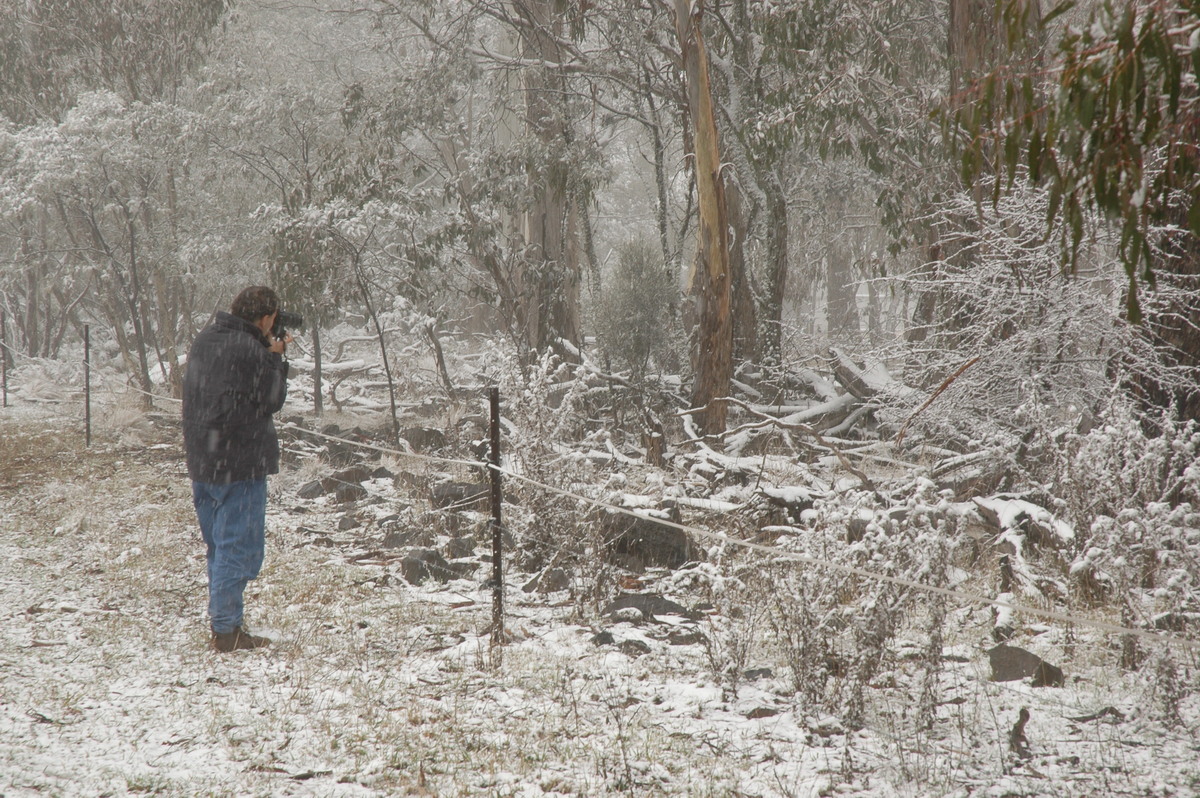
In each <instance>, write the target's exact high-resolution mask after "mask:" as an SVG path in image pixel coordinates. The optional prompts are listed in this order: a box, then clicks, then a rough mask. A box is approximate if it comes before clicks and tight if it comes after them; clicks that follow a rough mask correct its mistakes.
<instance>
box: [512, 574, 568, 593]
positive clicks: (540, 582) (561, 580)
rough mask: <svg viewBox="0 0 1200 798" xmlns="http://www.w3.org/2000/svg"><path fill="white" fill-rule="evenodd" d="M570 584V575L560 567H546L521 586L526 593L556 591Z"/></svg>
mask: <svg viewBox="0 0 1200 798" xmlns="http://www.w3.org/2000/svg"><path fill="white" fill-rule="evenodd" d="M570 586H571V577H570V575H569V574H568V573H567V572H566V571H564V570H563V569H562V568H547V569H546V570H544V571H542V572H541V573H540V574H538V575H537V576H535V577H534V578H533V579H530V580H529V581H528V582H527V583H526V584H525V587H523V588H522V590H524V591H525V592H526V593H534V592H537V593H556V592H558V591H559V590H566V589H567V588H569V587H570Z"/></svg>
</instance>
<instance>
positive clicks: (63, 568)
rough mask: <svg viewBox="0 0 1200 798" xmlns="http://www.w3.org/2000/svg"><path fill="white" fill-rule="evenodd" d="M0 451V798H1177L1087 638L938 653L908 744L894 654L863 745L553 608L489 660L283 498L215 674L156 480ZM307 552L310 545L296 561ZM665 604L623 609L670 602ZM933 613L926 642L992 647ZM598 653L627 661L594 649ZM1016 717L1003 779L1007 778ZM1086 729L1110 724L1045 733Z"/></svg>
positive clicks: (175, 502) (425, 590)
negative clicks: (1020, 745) (115, 797)
mask: <svg viewBox="0 0 1200 798" xmlns="http://www.w3.org/2000/svg"><path fill="white" fill-rule="evenodd" d="M5 426H6V429H5V434H6V435H9V434H11V435H13V436H15V438H16V439H21V438H25V437H27V436H40V437H37V438H36V441H35V442H34V443H32V444H31V446H34V447H38V448H39V449H40V448H43V447H45V445H46V441H47V440H48V441H50V442H52V443H53V445H52V446H49V447H48V448H49V450H51V451H48V452H47V454H48V455H50V456H49V457H47V458H46V460H45V464H46V468H45V469H44V470H43V471H41V472H40V476H39V475H37V474H34V475H33V476H32V477H31V478H26V480H25V483H24V484H23V485H22V486H21V489H20V490H10V487H11V486H9V485H7V484H6V485H5V491H4V499H3V516H2V517H3V519H4V520H3V559H2V563H3V565H2V566H0V567H3V569H4V573H3V575H2V577H0V578H2V580H3V584H4V588H5V589H4V591H3V603H4V606H3V611H2V615H0V617H3V618H5V619H6V621H5V623H4V632H3V633H2V636H0V640H3V644H2V645H3V649H2V653H0V656H2V657H3V666H4V670H5V672H6V674H11V675H10V676H6V678H5V680H4V686H3V694H2V696H3V698H2V701H0V705H2V713H0V752H2V753H0V763H3V764H0V783H6V784H11V785H13V786H12V787H11V788H10V790H11V792H12V794H35V793H41V792H46V791H49V792H51V793H62V794H101V793H106V792H109V793H117V794H120V793H122V792H134V791H154V790H158V791H160V792H165V793H168V794H171V793H174V794H194V793H197V792H216V793H228V794H241V793H254V794H281V795H282V794H289V795H290V794H318V795H336V794H347V795H353V794H384V793H395V792H400V793H403V792H405V791H410V792H418V793H419V792H422V791H425V792H428V793H430V794H511V795H540V794H604V793H611V792H617V791H621V790H629V791H632V792H634V793H636V794H647V793H648V794H680V795H683V794H688V795H692V794H712V795H727V794H745V795H806V794H811V795H816V794H822V793H827V792H831V791H836V792H839V793H845V794H868V795H869V794H876V795H885V794H887V795H890V794H896V793H897V792H907V793H909V794H930V793H935V794H942V793H954V792H956V791H957V792H961V793H963V794H966V793H970V792H976V791H978V792H979V793H980V794H997V795H1003V794H1030V795H1032V794H1062V795H1085V794H1096V793H1097V792H1107V793H1112V794H1120V793H1122V792H1134V791H1136V792H1137V793H1138V794H1163V795H1167V794H1172V792H1171V790H1174V791H1175V793H1174V794H1186V791H1187V790H1188V789H1192V788H1194V787H1195V785H1196V784H1197V779H1198V778H1200V775H1198V773H1197V767H1196V761H1197V756H1196V754H1197V753H1198V752H1197V749H1196V742H1195V736H1194V733H1193V730H1194V729H1195V726H1196V716H1197V707H1196V704H1195V698H1194V697H1191V696H1189V697H1186V698H1185V700H1184V701H1183V703H1182V704H1181V705H1180V707H1179V709H1180V713H1181V715H1182V723H1178V724H1174V725H1172V724H1166V723H1163V722H1162V721H1161V719H1160V718H1158V717H1157V716H1156V714H1155V713H1154V712H1152V711H1150V709H1149V707H1148V706H1144V705H1143V704H1144V701H1145V699H1146V697H1147V691H1146V687H1145V685H1144V684H1143V683H1141V679H1142V677H1141V676H1139V675H1137V674H1134V675H1133V676H1130V677H1124V676H1120V675H1118V674H1116V673H1113V672H1111V670H1110V667H1111V659H1112V657H1111V654H1110V653H1109V652H1108V651H1106V649H1108V648H1111V646H1112V641H1111V640H1107V639H1105V638H1103V637H1101V636H1095V635H1090V634H1088V633H1087V632H1086V630H1079V631H1078V632H1077V633H1076V634H1074V635H1066V634H1064V632H1063V631H1062V630H1055V629H1049V630H1047V631H1045V632H1044V633H1043V634H1041V635H1039V636H1038V637H1039V640H1037V641H1035V642H1034V644H1033V645H1032V646H1031V647H1035V648H1037V647H1038V646H1041V647H1042V648H1044V649H1047V650H1055V651H1065V650H1071V651H1072V652H1073V654H1072V660H1071V670H1070V672H1071V674H1072V677H1073V678H1072V679H1071V681H1070V682H1069V683H1068V686H1067V688H1066V689H1064V690H1056V691H1050V690H1046V689H1040V690H1039V689H1034V688H1030V687H1028V686H1025V685H1023V684H1020V683H1008V684H995V683H990V682H988V681H986V679H987V670H986V661H985V660H981V657H980V652H979V650H978V642H979V641H978V640H976V639H974V638H973V637H971V636H970V635H967V636H966V637H964V638H963V639H962V640H959V641H955V640H948V641H947V643H948V646H947V648H946V651H947V653H948V654H949V655H950V656H951V661H949V662H947V663H945V665H944V667H943V668H942V669H941V671H940V673H939V679H940V685H939V689H940V691H941V695H942V700H941V701H940V702H939V709H938V717H937V728H936V730H935V731H934V732H932V733H927V734H914V733H913V730H912V726H911V723H912V717H911V714H912V711H913V708H912V707H911V706H910V705H909V703H910V699H909V696H911V694H912V693H911V690H907V691H906V689H905V688H906V687H911V684H912V683H913V680H914V679H915V678H917V677H918V676H919V675H920V672H921V669H920V667H919V666H918V665H917V664H916V663H917V658H916V657H915V656H913V657H911V658H910V657H909V656H908V655H907V654H906V653H905V652H906V651H907V650H909V649H911V650H913V651H919V650H920V649H921V647H922V646H923V645H924V643H923V642H913V643H912V644H911V645H908V646H907V648H906V646H905V645H904V644H903V641H901V645H898V646H897V649H898V651H897V654H896V656H894V657H893V658H891V659H890V660H889V662H888V663H887V667H886V668H885V669H884V670H883V671H881V672H880V673H879V674H877V676H876V678H875V680H874V682H873V683H872V684H871V686H870V690H869V692H870V694H871V695H870V717H869V718H868V722H867V724H866V726H865V727H864V729H863V730H861V731H854V730H852V729H848V728H846V727H845V726H844V724H842V723H841V722H840V721H839V720H838V719H836V718H831V717H828V716H826V715H824V714H823V713H821V712H819V711H814V709H813V708H812V707H811V706H809V705H806V702H805V701H804V700H803V699H802V698H801V697H800V696H799V695H798V694H797V691H796V690H795V689H794V686H793V685H791V684H790V681H789V680H788V679H787V678H785V677H784V675H783V673H784V671H785V669H786V665H785V663H783V662H781V661H779V660H778V659H777V658H775V659H769V660H768V659H764V660H763V661H754V662H750V663H745V664H748V665H751V666H754V667H756V668H757V669H758V670H760V671H761V670H762V668H768V669H770V672H769V673H768V674H767V675H765V676H758V677H756V679H754V680H751V679H749V678H742V679H741V680H740V682H741V683H740V684H736V685H734V686H732V688H731V685H730V684H729V681H728V680H727V679H726V678H725V677H724V675H720V674H718V673H717V672H716V671H717V669H718V667H719V666H720V665H721V664H722V663H721V662H720V661H719V658H720V657H721V656H722V653H723V652H722V650H721V649H720V646H719V645H716V644H714V645H711V646H709V647H708V648H707V649H706V647H705V646H703V645H684V646H672V645H669V644H666V643H664V642H663V641H662V638H661V635H659V634H658V631H659V630H658V629H656V628H655V625H650V624H637V625H635V624H630V623H616V624H607V623H602V622H601V621H599V620H595V619H592V620H588V619H581V618H580V617H579V616H578V614H577V612H576V611H575V610H574V608H573V602H571V601H570V600H569V599H568V597H567V596H566V595H565V594H563V595H550V596H532V597H531V596H526V595H523V594H522V593H520V592H519V591H515V590H513V591H510V618H509V624H510V631H511V632H512V633H513V635H514V641H513V642H512V644H510V645H509V646H507V647H505V648H504V649H503V651H501V652H499V653H497V652H494V651H492V650H491V649H489V646H488V637H487V634H486V623H487V620H488V618H487V611H488V608H489V594H488V592H487V591H483V590H480V587H479V584H478V582H477V581H473V580H471V579H466V580H456V581H453V582H451V583H449V584H447V585H445V586H436V585H432V584H430V585H428V586H423V587H411V586H408V585H405V584H403V582H402V581H401V580H399V579H398V578H397V576H396V573H395V568H394V566H392V565H389V564H384V565H364V564H348V563H350V562H352V561H353V556H352V555H353V554H354V553H355V550H354V548H353V544H352V543H351V542H350V541H349V540H347V539H345V536H343V537H341V538H339V536H338V534H337V533H336V532H335V531H334V530H335V529H336V520H337V518H336V514H335V513H334V512H332V508H325V507H322V506H321V503H320V502H316V503H313V504H312V505H311V506H310V507H309V508H307V509H308V512H307V513H304V514H303V515H297V514H296V513H295V510H296V506H295V504H296V503H295V502H294V501H292V500H291V498H290V497H289V496H285V494H286V493H287V492H288V491H289V490H291V489H293V488H294V487H295V481H296V478H295V475H291V474H284V475H281V476H280V477H279V478H278V480H277V484H276V487H275V489H274V490H275V493H276V495H275V497H274V498H275V501H274V503H273V510H272V516H271V521H270V525H271V530H272V533H271V544H270V545H271V550H270V551H269V552H268V566H267V570H266V571H265V572H264V575H263V577H262V579H261V580H260V581H259V582H258V583H257V584H256V585H255V586H254V588H253V597H252V600H251V606H252V607H253V612H254V619H255V620H258V622H259V625H260V627H261V625H265V626H266V627H267V628H268V631H270V632H271V633H272V634H273V635H275V636H276V637H277V638H278V645H277V646H276V647H275V648H274V649H273V650H271V651H269V652H258V653H257V654H254V655H250V656H245V657H229V658H218V657H215V656H214V655H212V654H210V653H209V652H208V651H207V650H206V648H205V643H206V640H205V636H204V622H203V618H202V596H203V590H204V585H203V566H202V557H201V556H200V552H199V547H198V543H197V541H196V540H195V534H194V530H193V522H192V519H191V514H190V507H189V506H188V501H187V493H186V485H185V479H184V476H183V473H182V470H181V469H180V468H179V465H178V463H177V462H172V461H171V459H170V457H169V456H168V455H167V453H165V452H164V451H163V450H161V449H147V448H142V449H136V448H128V447H124V448H123V447H119V446H114V445H111V444H109V445H107V446H102V447H100V448H99V449H98V450H97V451H94V452H92V453H87V454H84V453H82V452H81V451H80V447H79V441H78V440H75V439H73V438H71V437H68V436H65V435H62V434H59V433H50V432H46V431H45V429H46V427H47V426H49V427H51V428H53V427H58V428H59V429H61V428H62V427H64V426H69V424H67V425H64V424H61V423H54V424H49V425H47V424H46V423H45V422H43V421H40V420H36V419H26V420H25V421H24V422H23V423H20V424H17V425H15V426H14V424H12V423H11V422H9V423H6V425H5ZM118 464H119V465H118ZM64 465H65V467H63V466H64ZM112 475H116V476H117V478H115V479H107V480H105V481H103V482H101V481H99V478H100V477H101V476H112ZM371 487H372V489H373V490H374V491H376V492H382V493H384V494H387V495H384V496H383V498H385V499H387V500H388V501H392V502H395V503H400V502H401V501H402V500H406V497H401V496H398V495H394V494H390V493H389V488H388V487H387V486H386V484H385V483H380V482H378V481H376V482H373V483H371ZM313 529H316V530H321V531H323V532H326V533H328V534H327V535H326V537H327V538H328V539H329V540H331V541H332V542H333V543H334V545H333V546H326V547H321V546H316V545H313V543H312V534H311V531H309V530H313ZM731 564H732V561H731ZM710 576H711V577H712V578H720V577H721V574H720V573H719V570H718V569H716V567H715V566H714V567H713V568H711V569H710ZM691 578H692V575H688V574H684V575H683V576H680V575H675V576H668V577H665V578H662V579H661V580H659V582H658V584H653V583H652V584H649V585H648V587H650V588H657V589H659V590H662V591H663V592H664V593H667V594H668V595H672V596H677V597H679V598H680V599H681V600H685V601H686V600H687V590H688V588H687V583H688V580H689V579H691ZM513 581H516V580H513ZM950 613H951V615H952V616H954V622H953V623H951V624H949V626H950V627H951V628H955V629H968V628H972V625H973V626H974V628H987V627H988V626H989V625H990V620H989V619H987V618H980V617H976V616H977V615H978V613H973V611H972V610H970V609H955V608H951V610H950ZM731 618H732V616H731V615H728V614H721V613H718V614H716V615H711V616H709V617H708V618H707V619H704V620H702V621H701V622H700V624H699V625H700V628H701V630H702V631H703V632H704V633H705V634H707V635H708V636H709V637H710V639H712V640H716V641H721V640H722V639H724V638H723V637H722V635H727V634H736V633H737V632H736V629H735V628H734V627H735V626H736V624H734V623H732V622H731ZM601 627H604V628H606V629H607V630H608V631H610V632H611V633H612V634H613V636H614V638H615V641H616V642H617V643H621V642H625V641H640V642H642V643H643V644H644V645H645V646H646V649H647V650H648V653H646V654H644V655H641V654H640V652H641V650H640V649H636V648H629V649H626V648H621V647H620V646H619V645H618V646H599V645H596V644H595V643H594V642H593V637H594V636H595V633H596V632H597V631H599V630H600V629H601ZM759 631H760V632H762V633H763V634H764V635H765V636H768V637H769V634H768V633H767V632H766V631H765V630H759ZM736 642H737V641H736V640H733V641H731V644H732V643H736ZM769 650H770V646H766V647H764V648H763V649H760V651H761V652H762V653H760V654H759V655H757V656H763V657H766V656H767V655H766V653H765V652H767V651H769ZM1039 650H1040V649H1039ZM260 654H261V656H259V655H260ZM724 654H725V655H728V654H729V652H724ZM725 664H728V663H725ZM1021 706H1027V707H1030V708H1031V711H1032V720H1031V722H1030V724H1029V727H1028V731H1027V735H1028V738H1029V740H1030V742H1031V747H1032V748H1033V749H1034V751H1035V757H1036V758H1035V759H1034V760H1033V761H1032V762H1029V763H1014V762H1013V761H1012V759H1011V755H1010V753H1009V744H1008V736H1009V730H1010V728H1011V727H1012V724H1013V722H1014V721H1015V719H1016V714H1017V710H1018V709H1019V707H1021ZM1110 706H1111V707H1114V708H1115V709H1116V710H1117V712H1118V713H1119V716H1120V717H1122V718H1123V720H1122V721H1121V722H1113V720H1112V719H1113V718H1115V717H1118V715H1112V716H1107V718H1106V719H1101V720H1097V721H1091V722H1072V721H1070V720H1068V718H1071V717H1083V716H1087V715H1089V714H1091V713H1094V712H1095V711H1097V710H1100V709H1103V708H1106V707H1110ZM1180 791H1182V793H1181V792H1180Z"/></svg>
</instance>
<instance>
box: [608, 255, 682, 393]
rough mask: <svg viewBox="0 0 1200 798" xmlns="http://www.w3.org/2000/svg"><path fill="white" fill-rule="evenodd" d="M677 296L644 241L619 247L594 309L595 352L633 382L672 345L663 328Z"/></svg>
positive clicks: (664, 269) (667, 273)
mask: <svg viewBox="0 0 1200 798" xmlns="http://www.w3.org/2000/svg"><path fill="white" fill-rule="evenodd" d="M677 295H678V291H677V289H676V287H675V285H674V281H673V280H672V278H671V273H670V270H669V269H668V268H667V266H666V265H665V264H663V262H662V256H661V255H660V254H658V252H657V250H656V248H655V247H654V246H653V245H652V244H651V243H650V242H649V241H646V240H645V239H635V240H633V241H630V242H628V243H626V244H625V245H624V246H622V247H621V249H620V252H619V254H618V256H617V265H616V268H615V269H614V270H613V273H612V275H611V276H610V277H609V280H608V283H607V285H606V286H605V290H604V296H603V298H602V300H601V302H600V304H599V307H598V309H597V311H596V333H597V337H598V338H599V341H600V347H601V350H602V351H603V352H604V354H605V355H606V356H607V357H608V358H609V359H611V361H612V362H613V364H614V366H615V367H617V368H620V369H628V370H629V371H630V372H631V373H632V375H633V377H634V379H635V380H638V379H640V378H641V376H642V375H643V374H644V373H645V371H646V368H647V366H648V365H649V363H650V360H651V358H652V357H658V356H660V355H661V354H662V353H663V352H664V351H666V350H667V349H668V348H670V347H671V345H672V344H674V343H676V342H674V341H673V340H672V339H671V336H670V334H669V333H668V332H666V330H667V329H668V327H669V325H668V324H667V319H668V314H669V312H670V303H671V302H673V301H674V300H675V298H676V297H677Z"/></svg>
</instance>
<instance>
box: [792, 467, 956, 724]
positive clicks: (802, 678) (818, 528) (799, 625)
mask: <svg viewBox="0 0 1200 798" xmlns="http://www.w3.org/2000/svg"><path fill="white" fill-rule="evenodd" d="M910 490H911V492H910V495H909V496H908V498H907V500H906V501H905V502H904V503H903V504H902V505H901V507H900V508H899V509H897V508H890V509H889V508H886V507H884V506H882V505H881V504H879V503H878V501H877V499H876V497H874V496H873V495H872V494H865V493H864V494H850V495H843V496H839V497H836V498H832V499H829V500H822V501H818V502H817V503H816V504H815V505H814V507H813V509H812V510H811V511H810V512H809V513H808V514H807V516H808V522H809V524H810V528H809V529H807V530H805V533H804V534H803V535H799V536H797V537H794V538H791V539H789V540H790V542H791V546H790V548H791V549H793V550H794V551H796V552H797V553H799V554H802V555H804V556H806V557H810V558H812V559H814V560H822V561H826V562H829V563H831V564H834V565H836V566H840V567H839V568H836V569H835V568H822V567H820V566H812V565H797V564H795V563H786V562H780V563H779V564H778V565H777V566H776V569H777V573H773V574H772V579H773V581H774V583H775V587H774V588H773V589H772V591H771V596H772V601H773V607H772V612H771V615H770V623H771V626H772V629H773V631H774V633H775V637H776V640H777V642H778V644H779V645H780V647H781V648H782V650H783V652H784V655H785V656H786V657H787V660H788V667H789V668H790V669H791V671H792V677H793V686H794V687H795V689H796V691H797V692H798V693H800V694H802V695H804V696H805V697H806V698H807V699H808V700H809V701H811V702H813V703H816V704H817V705H819V706H823V707H825V708H827V709H828V710H830V711H836V712H839V713H841V714H842V715H843V717H844V719H845V721H846V722H847V723H849V724H851V725H854V726H858V725H861V724H862V723H864V722H865V720H866V712H867V707H866V694H865V689H866V687H867V685H868V684H869V683H870V682H871V680H872V679H873V678H874V677H875V676H876V675H877V674H878V673H879V671H880V669H881V667H882V666H883V664H884V663H885V661H887V659H888V658H889V657H890V656H891V645H892V643H893V641H894V638H895V636H896V635H897V634H898V633H899V632H900V631H901V630H903V629H905V628H908V627H911V626H913V625H914V624H916V625H918V626H919V627H920V628H921V629H922V633H923V634H924V635H930V639H932V640H934V641H936V644H937V646H938V649H939V651H938V654H939V655H940V645H941V642H940V641H941V636H940V628H941V623H942V622H943V620H944V615H945V613H944V611H943V610H942V609H940V605H938V607H939V608H938V609H936V610H935V611H933V612H931V613H929V614H927V615H926V614H925V611H924V608H926V607H928V606H929V605H930V601H929V600H928V595H927V594H926V593H924V592H921V591H918V590H917V589H915V588H912V587H906V586H904V585H901V584H897V583H895V582H887V581H883V580H878V579H868V578H866V577H864V576H860V575H858V574H854V573H850V572H848V571H847V570H846V569H847V568H855V569H861V570H864V571H868V570H869V571H871V572H873V573H877V574H883V575H886V576H888V577H892V578H894V579H898V580H903V581H906V582H913V583H921V584H929V585H934V586H938V587H944V586H946V583H947V579H948V576H947V575H948V572H949V568H950V563H951V559H952V558H953V557H954V556H955V555H956V552H955V551H954V548H953V547H954V545H955V541H956V540H959V539H961V538H962V536H957V535H954V534H952V533H953V532H954V529H953V528H952V526H953V524H954V522H953V521H952V520H950V519H951V516H950V515H948V514H947V512H946V508H945V506H944V504H943V501H944V500H943V499H942V498H941V497H939V496H937V495H935V493H934V489H933V485H932V484H931V483H928V482H926V481H919V482H918V483H917V484H915V485H914V486H913V487H912V488H911V489H910ZM851 521H854V522H855V523H854V524H853V525H852V524H851ZM863 522H865V524H864V523H863ZM852 528H853V529H856V530H858V531H856V532H854V533H853V534H848V533H849V531H850V530H851V529H852ZM934 603H935V604H936V602H934ZM935 685H936V666H934V668H933V669H930V668H926V674H925V677H924V680H923V687H922V689H923V691H924V692H928V693H930V694H931V695H929V696H926V697H925V699H926V701H925V703H926V704H927V705H929V706H932V705H933V704H934V703H936V702H935V700H934V698H933V696H932V692H933V691H934V690H935ZM924 714H925V715H926V716H928V714H929V712H928V711H927V712H925V713H924Z"/></svg>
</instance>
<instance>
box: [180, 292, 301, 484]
mask: <svg viewBox="0 0 1200 798" xmlns="http://www.w3.org/2000/svg"><path fill="white" fill-rule="evenodd" d="M287 373H288V365H287V363H285V362H283V358H282V357H280V355H278V354H277V353H275V352H272V351H270V350H269V349H268V348H267V338H266V336H264V335H263V333H262V331H261V330H259V329H258V328H257V327H256V326H254V325H253V324H251V323H250V322H248V321H244V320H243V319H240V318H238V317H237V316H234V315H232V314H230V313H224V312H218V313H217V315H216V318H215V320H214V321H213V323H212V324H210V325H209V326H208V327H205V328H204V330H203V331H201V333H200V334H199V335H198V336H196V340H195V342H194V343H193V344H192V350H191V352H190V353H189V354H188V362H187V371H186V372H185V373H184V377H183V442H184V447H185V448H186V449H187V466H188V474H189V475H190V476H191V478H192V479H193V480H195V481H196V482H208V483H215V484H225V483H228V482H240V481H242V480H246V479H262V478H263V477H265V476H267V475H268V474H275V473H278V471H279V440H278V438H276V437H275V422H274V420H273V419H272V418H271V416H272V414H274V413H275V412H276V411H278V410H279V409H280V408H281V407H283V400H284V399H285V398H287Z"/></svg>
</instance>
